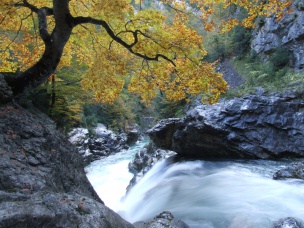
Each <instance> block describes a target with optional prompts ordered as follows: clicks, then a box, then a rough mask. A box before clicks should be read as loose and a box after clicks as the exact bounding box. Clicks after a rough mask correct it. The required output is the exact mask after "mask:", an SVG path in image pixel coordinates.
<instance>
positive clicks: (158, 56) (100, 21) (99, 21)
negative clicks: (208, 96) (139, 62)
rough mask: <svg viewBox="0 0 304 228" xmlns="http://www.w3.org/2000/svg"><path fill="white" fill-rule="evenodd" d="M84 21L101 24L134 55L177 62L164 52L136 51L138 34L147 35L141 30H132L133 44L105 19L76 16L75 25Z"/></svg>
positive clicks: (152, 59) (150, 59) (153, 59)
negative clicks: (117, 32) (152, 53)
mask: <svg viewBox="0 0 304 228" xmlns="http://www.w3.org/2000/svg"><path fill="white" fill-rule="evenodd" d="M84 23H91V24H95V25H101V26H102V27H103V28H104V29H105V30H106V32H107V33H108V35H109V36H110V37H111V38H112V39H113V40H115V41H116V42H117V43H119V44H120V45H122V46H123V47H125V48H126V49H128V51H129V52H131V53H132V54H134V55H136V56H138V57H140V58H143V59H145V60H149V61H159V59H160V58H162V59H165V60H167V61H168V62H170V63H171V64H172V65H173V66H175V63H174V62H173V60H171V59H169V58H168V57H167V56H165V55H163V54H156V55H155V56H153V57H151V56H147V55H145V54H141V53H138V52H135V51H134V50H133V49H132V47H134V45H135V44H136V43H137V42H138V34H142V35H145V34H144V33H142V32H141V31H140V30H136V31H130V32H131V33H132V34H133V37H134V42H133V43H131V44H128V43H127V42H125V41H124V40H122V39H121V38H120V37H118V36H117V35H115V33H114V31H113V30H112V29H111V27H110V26H109V25H108V23H107V22H106V21H104V20H98V19H94V18H91V17H76V18H74V25H75V26H76V25H80V24H84ZM145 36H146V35H145Z"/></svg>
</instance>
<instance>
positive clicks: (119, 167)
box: [85, 140, 148, 211]
mask: <svg viewBox="0 0 304 228" xmlns="http://www.w3.org/2000/svg"><path fill="white" fill-rule="evenodd" d="M147 143H148V140H143V141H139V142H137V143H136V144H135V145H134V146H131V147H130V148H129V150H124V151H122V152H119V153H116V154H114V155H110V156H108V157H105V158H102V159H100V160H97V161H94V162H92V163H91V164H90V165H88V166H87V167H86V168H85V171H86V174H87V177H88V179H89V181H90V182H91V184H92V185H93V187H94V189H95V191H96V192H97V194H98V195H99V197H100V198H101V199H102V200H103V201H104V203H105V204H106V205H107V206H108V207H110V208H111V209H112V210H114V211H116V210H117V209H118V208H119V205H120V199H121V198H122V197H123V196H124V195H125V194H126V188H127V186H128V184H129V182H130V180H131V179H132V177H133V174H131V173H130V172H129V169H128V164H129V162H130V161H131V160H132V159H133V158H134V156H135V154H136V153H137V152H138V151H139V150H140V149H142V148H143V147H144V146H145V145H146V144H147Z"/></svg>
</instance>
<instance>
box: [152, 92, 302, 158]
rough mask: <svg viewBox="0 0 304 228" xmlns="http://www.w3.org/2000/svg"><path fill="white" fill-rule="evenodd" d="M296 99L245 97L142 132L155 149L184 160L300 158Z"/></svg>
mask: <svg viewBox="0 0 304 228" xmlns="http://www.w3.org/2000/svg"><path fill="white" fill-rule="evenodd" d="M302 96H303V95H301V94H299V93H292V92H286V93H284V94H282V95H271V96H266V95H265V94H260V95H248V96H245V97H243V98H235V99H232V100H229V101H221V102H220V103H218V104H215V105H201V106H198V107H196V108H194V109H192V110H190V111H188V112H187V114H186V116H185V117H184V118H182V119H168V120H162V121H160V122H159V123H158V124H157V125H156V126H155V127H153V128H152V129H150V130H149V131H148V134H149V136H150V138H151V139H152V140H153V142H154V143H155V145H156V146H158V147H159V148H162V149H168V150H173V151H175V152H177V153H178V154H180V155H182V156H186V157H198V158H263V159H271V158H282V157H303V156H304V140H303V139H304V102H303V99H301V97H302Z"/></svg>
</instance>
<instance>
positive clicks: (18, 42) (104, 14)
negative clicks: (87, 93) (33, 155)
mask: <svg viewBox="0 0 304 228" xmlns="http://www.w3.org/2000/svg"><path fill="white" fill-rule="evenodd" d="M131 2H133V1H131V0H103V1H93V0H82V1H76V0H52V1H50V0H36V1H33V0H1V3H0V4H1V5H0V10H1V12H0V36H1V37H0V40H1V43H0V51H1V66H0V71H2V72H16V73H15V74H14V76H11V75H9V74H4V79H5V81H6V83H7V85H8V86H10V88H11V90H12V91H13V93H14V95H18V94H20V93H23V92H25V91H31V90H33V89H35V88H37V87H38V86H40V85H41V84H42V83H44V82H45V81H46V80H47V79H48V78H49V77H50V76H51V75H52V74H53V73H54V72H55V70H56V69H58V68H60V67H62V66H66V65H69V64H70V62H71V59H72V57H75V58H77V60H78V61H79V63H85V64H86V65H87V66H88V67H89V70H88V72H87V73H86V74H85V75H84V78H83V83H82V84H83V86H84V88H86V89H89V90H92V91H94V93H95V97H96V99H97V100H100V101H103V102H112V101H113V99H114V98H115V97H117V96H118V94H119V93H120V91H121V90H122V88H123V85H124V81H125V80H124V77H127V76H128V77H130V76H131V77H132V78H131V82H130V84H129V90H130V91H131V92H135V93H139V94H140V95H141V97H142V99H143V100H146V101H148V100H150V99H152V98H153V97H155V95H156V94H157V91H163V92H165V93H166V97H167V98H168V99H170V100H175V101H177V100H181V99H185V98H186V99H187V98H188V97H189V96H190V95H198V94H201V95H202V98H203V101H208V102H210V103H211V102H214V101H216V100H217V99H218V97H219V94H220V93H221V92H224V91H225V89H226V86H227V84H226V82H225V81H224V80H223V78H222V76H221V74H219V73H217V72H216V71H215V69H214V64H212V63H207V62H205V61H203V58H204V56H205V55H206V54H207V53H206V51H205V49H204V47H203V46H202V37H201V36H200V35H198V34H197V32H196V31H195V29H193V28H191V26H190V23H189V17H188V16H189V15H191V16H192V17H193V16H195V17H198V18H200V20H202V21H203V26H204V27H205V29H206V30H207V31H208V30H212V29H215V26H214V23H213V21H212V20H210V17H209V16H210V15H212V13H213V9H214V6H215V5H220V6H222V7H223V8H227V7H231V6H233V5H239V6H240V7H243V8H245V9H247V12H248V16H247V17H246V18H245V19H244V20H243V22H238V20H237V19H235V18H229V19H227V21H226V22H225V23H223V24H222V25H221V28H222V30H223V31H227V30H229V29H231V28H232V27H233V26H235V25H238V24H240V23H242V25H244V26H246V27H248V26H252V24H253V21H254V19H255V18H256V17H257V16H258V15H266V16H268V15H270V14H275V16H277V17H278V19H279V18H281V17H282V15H283V12H285V11H284V10H283V9H285V8H287V7H289V6H290V2H291V1H290V0H269V1H264V0H242V1H236V0H229V1H226V0H214V1H209V0H207V1H199V0H191V1H186V0H185V1H182V0H180V1H174V0H162V1H161V0H160V1H158V3H159V4H161V5H162V6H164V9H166V7H167V8H170V9H171V12H172V13H173V21H170V22H168V21H166V17H165V16H164V15H163V13H162V11H160V10H152V9H143V7H142V4H144V1H135V2H133V3H134V4H135V7H134V6H132V4H131ZM136 4H139V5H140V8H138V9H136ZM165 6H166V7H165ZM194 7H195V8H194ZM142 9H143V10H142ZM63 54H64V55H63Z"/></svg>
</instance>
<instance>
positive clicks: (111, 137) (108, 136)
mask: <svg viewBox="0 0 304 228" xmlns="http://www.w3.org/2000/svg"><path fill="white" fill-rule="evenodd" d="M94 132H95V134H94V135H90V134H89V131H88V129H86V128H75V129H73V130H72V131H71V132H70V133H69V140H70V142H71V143H73V144H74V145H76V146H77V148H78V151H79V153H80V154H81V155H82V157H83V159H84V162H85V164H86V165H88V164H90V163H91V162H93V161H95V160H98V159H100V158H101V157H105V156H108V155H110V154H114V153H117V152H120V151H122V150H125V149H128V148H129V147H128V144H127V143H128V139H127V135H126V134H125V133H121V134H119V135H117V134H115V133H114V132H113V131H111V130H108V129H107V128H106V127H105V126H104V125H103V124H98V125H97V127H96V128H95V129H94Z"/></svg>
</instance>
